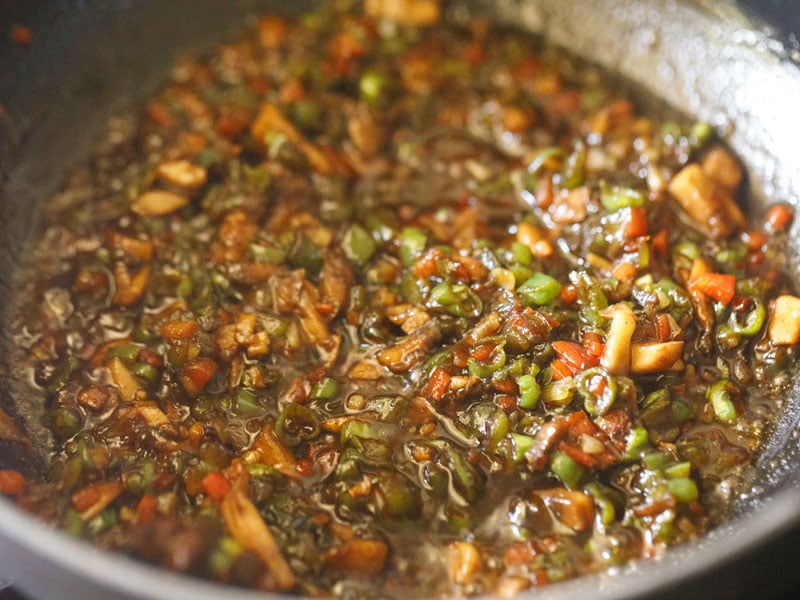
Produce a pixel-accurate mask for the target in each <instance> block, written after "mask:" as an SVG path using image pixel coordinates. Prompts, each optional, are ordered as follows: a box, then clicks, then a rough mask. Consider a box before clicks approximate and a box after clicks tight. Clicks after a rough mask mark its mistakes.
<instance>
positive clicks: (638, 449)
mask: <svg viewBox="0 0 800 600" xmlns="http://www.w3.org/2000/svg"><path fill="white" fill-rule="evenodd" d="M649 446H650V435H649V434H648V433H647V429H645V428H644V427H642V426H641V425H637V426H636V427H634V428H632V429H631V431H630V433H628V439H627V440H626V447H625V457H626V458H628V459H631V460H633V459H637V458H639V457H640V456H641V455H642V452H644V451H645V450H646V449H647V448H648V447H649Z"/></svg>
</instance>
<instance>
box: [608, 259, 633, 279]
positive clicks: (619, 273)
mask: <svg viewBox="0 0 800 600" xmlns="http://www.w3.org/2000/svg"><path fill="white" fill-rule="evenodd" d="M611 275H613V277H614V279H617V280H619V281H627V280H628V279H633V278H634V277H635V276H636V266H635V265H632V264H631V263H629V262H621V263H619V264H618V265H617V266H615V267H614V270H613V271H611Z"/></svg>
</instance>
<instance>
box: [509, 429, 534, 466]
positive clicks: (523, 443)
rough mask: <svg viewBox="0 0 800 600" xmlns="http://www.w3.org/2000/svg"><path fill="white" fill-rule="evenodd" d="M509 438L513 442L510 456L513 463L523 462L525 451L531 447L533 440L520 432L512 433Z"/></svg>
mask: <svg viewBox="0 0 800 600" xmlns="http://www.w3.org/2000/svg"><path fill="white" fill-rule="evenodd" d="M511 439H512V440H513V442H514V454H513V455H512V457H511V458H512V460H513V461H514V462H515V463H521V462H524V461H525V453H526V452H527V451H528V450H530V449H531V448H533V444H534V442H535V440H534V439H533V438H532V437H531V436H529V435H524V434H522V433H512V434H511Z"/></svg>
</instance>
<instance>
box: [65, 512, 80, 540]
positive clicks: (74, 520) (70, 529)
mask: <svg viewBox="0 0 800 600" xmlns="http://www.w3.org/2000/svg"><path fill="white" fill-rule="evenodd" d="M84 525H85V523H84V521H83V518H82V517H81V516H80V515H79V514H78V513H77V511H75V510H74V509H72V508H69V509H67V511H66V512H65V513H64V530H65V531H66V532H67V533H70V534H72V535H74V536H76V537H77V536H80V535H81V534H82V533H83V527H84Z"/></svg>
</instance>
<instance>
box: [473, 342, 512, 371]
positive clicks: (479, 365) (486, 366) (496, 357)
mask: <svg viewBox="0 0 800 600" xmlns="http://www.w3.org/2000/svg"><path fill="white" fill-rule="evenodd" d="M505 364H506V353H505V351H504V350H503V344H497V345H496V346H495V347H494V349H493V350H492V354H491V355H490V356H489V360H488V361H487V362H478V361H477V360H475V359H473V358H470V359H469V360H467V367H468V368H469V372H470V374H471V375H475V376H476V377H480V378H481V379H486V378H487V377H491V376H492V375H494V374H495V373H496V372H497V371H499V370H500V369H502V368H503V367H504V366H505Z"/></svg>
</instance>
